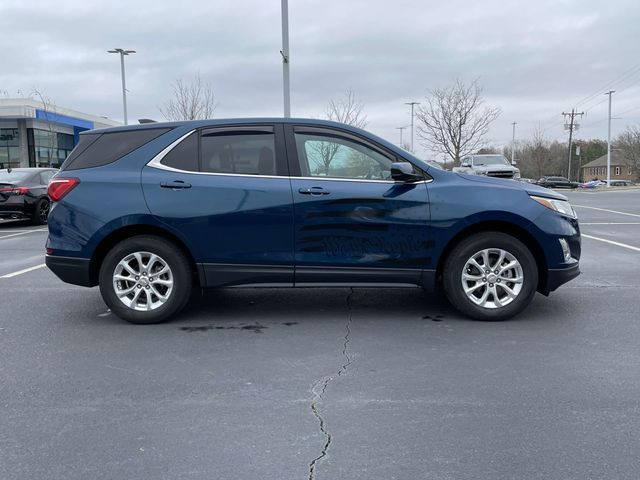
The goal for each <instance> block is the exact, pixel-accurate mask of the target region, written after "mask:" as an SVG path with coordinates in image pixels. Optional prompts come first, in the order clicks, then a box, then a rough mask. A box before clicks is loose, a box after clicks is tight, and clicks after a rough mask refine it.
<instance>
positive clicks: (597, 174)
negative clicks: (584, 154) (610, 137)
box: [582, 150, 637, 182]
mask: <svg viewBox="0 0 640 480" xmlns="http://www.w3.org/2000/svg"><path fill="white" fill-rule="evenodd" d="M636 177H637V175H636V174H635V172H634V171H633V169H632V168H631V166H629V165H627V163H626V161H625V160H624V158H623V157H622V153H621V152H620V151H616V150H613V151H612V152H611V180H636ZM606 179H607V156H606V155H603V156H602V157H599V158H596V159H595V160H593V161H591V162H589V163H587V164H586V165H583V166H582V181H584V182H589V181H591V180H606Z"/></svg>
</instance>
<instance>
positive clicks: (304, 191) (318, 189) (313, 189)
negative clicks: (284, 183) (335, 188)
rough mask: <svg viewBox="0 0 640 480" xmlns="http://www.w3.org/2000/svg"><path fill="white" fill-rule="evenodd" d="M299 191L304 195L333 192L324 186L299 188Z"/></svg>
mask: <svg viewBox="0 0 640 480" xmlns="http://www.w3.org/2000/svg"><path fill="white" fill-rule="evenodd" d="M298 193H301V194H302V195H318V196H319V195H329V194H330V193H331V192H330V191H329V190H325V189H324V188H322V187H308V188H299V189H298Z"/></svg>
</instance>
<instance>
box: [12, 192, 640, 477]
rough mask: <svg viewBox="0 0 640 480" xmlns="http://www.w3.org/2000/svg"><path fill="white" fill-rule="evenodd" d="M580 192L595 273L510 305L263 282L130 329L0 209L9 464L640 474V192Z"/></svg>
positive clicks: (170, 471)
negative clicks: (55, 270)
mask: <svg viewBox="0 0 640 480" xmlns="http://www.w3.org/2000/svg"><path fill="white" fill-rule="evenodd" d="M568 196H569V197H570V200H571V202H572V203H573V204H574V205H575V206H576V210H577V211H578V214H579V217H580V220H581V224H582V229H583V234H585V235H584V238H583V257H582V261H581V268H582V272H583V273H582V275H581V276H580V277H578V278H577V279H576V280H574V281H572V282H571V283H569V284H567V285H565V286H563V287H561V288H560V289H559V290H558V291H557V292H555V293H554V294H552V295H551V296H550V297H549V298H545V297H543V296H541V295H537V296H536V298H535V299H534V301H533V303H532V304H531V306H530V307H529V308H528V310H526V311H525V312H524V314H522V315H521V316H519V317H518V318H516V319H514V320H511V321H507V322H501V323H485V322H476V321H471V320H467V319H465V318H462V317H461V316H460V315H459V314H458V313H457V312H455V311H454V310H453V309H452V308H451V307H450V306H448V305H447V304H446V302H445V301H443V300H442V299H439V298H437V297H427V296H425V295H424V294H423V293H422V291H421V290H418V289H415V290H401V289H390V290H381V289H354V290H353V291H352V290H350V289H300V290H294V289H277V290H255V289H250V290H221V291H216V292H209V293H206V294H205V295H204V296H203V297H202V298H201V299H197V300H195V301H194V303H193V304H192V305H191V306H190V307H189V309H188V310H187V311H186V312H185V313H184V314H183V315H181V316H180V317H179V318H176V319H175V320H174V321H172V322H170V323H166V324H161V325H154V326H134V325H130V324H127V323H125V322H123V321H121V320H119V319H118V318H116V317H114V316H113V315H112V314H110V312H108V311H107V309H106V307H105V305H104V303H103V302H102V299H101V297H100V293H99V291H98V290H97V289H84V288H81V287H74V286H70V285H66V284H63V283H62V282H60V281H59V280H58V279H57V278H56V277H55V276H54V275H53V274H52V273H50V272H49V271H48V270H47V269H46V268H41V267H40V266H41V265H42V263H43V261H44V259H43V251H44V241H45V238H46V231H45V230H44V229H42V228H41V227H31V226H29V225H28V224H25V223H24V222H3V223H0V299H1V300H0V304H1V307H0V404H1V405H2V416H1V417H0V431H1V432H2V435H1V436H0V478H2V479H7V480H8V479H48V480H51V479H64V480H71V479H130V480H131V479H165V478H166V479H177V478H181V479H212V478H219V479H243V480H244V479H249V478H255V479H258V478H259V479H278V480H280V479H308V478H310V477H313V478H317V479H331V480H336V479H418V478H420V479H485V478H486V479H579V480H584V479H596V478H598V479H600V478H607V479H614V478H615V479H637V478H640V460H639V456H638V452H640V400H639V399H640V348H639V340H638V339H640V321H639V319H640V313H639V310H640V277H639V274H638V272H639V271H640V190H639V189H636V190H624V191H613V192H569V193H568Z"/></svg>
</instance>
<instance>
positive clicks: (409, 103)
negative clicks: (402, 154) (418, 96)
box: [405, 102, 420, 153]
mask: <svg viewBox="0 0 640 480" xmlns="http://www.w3.org/2000/svg"><path fill="white" fill-rule="evenodd" d="M405 105H411V153H414V152H415V150H414V149H413V107H415V106H416V105H420V102H405Z"/></svg>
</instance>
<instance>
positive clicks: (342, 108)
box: [312, 90, 367, 175]
mask: <svg viewBox="0 0 640 480" xmlns="http://www.w3.org/2000/svg"><path fill="white" fill-rule="evenodd" d="M326 116H327V119H328V120H333V121H334V122H340V123H344V124H346V125H351V126H352V127H357V128H364V127H366V126H367V116H366V115H365V114H364V103H362V102H361V101H360V100H358V99H357V98H356V95H355V93H353V91H351V90H347V91H346V92H345V94H344V96H343V97H342V98H340V99H339V100H329V104H328V105H327V115H326ZM340 148H341V145H340V144H338V143H335V142H314V143H313V144H312V149H313V150H314V151H315V153H316V156H317V157H318V158H319V160H320V162H321V163H320V165H318V167H317V170H318V171H317V173H323V174H325V175H329V168H330V167H331V162H332V161H333V159H334V158H335V156H336V154H337V153H338V151H339V150H340ZM361 162H362V159H358V158H357V156H356V157H354V158H352V159H351V163H352V164H356V165H357V164H359V163H361Z"/></svg>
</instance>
